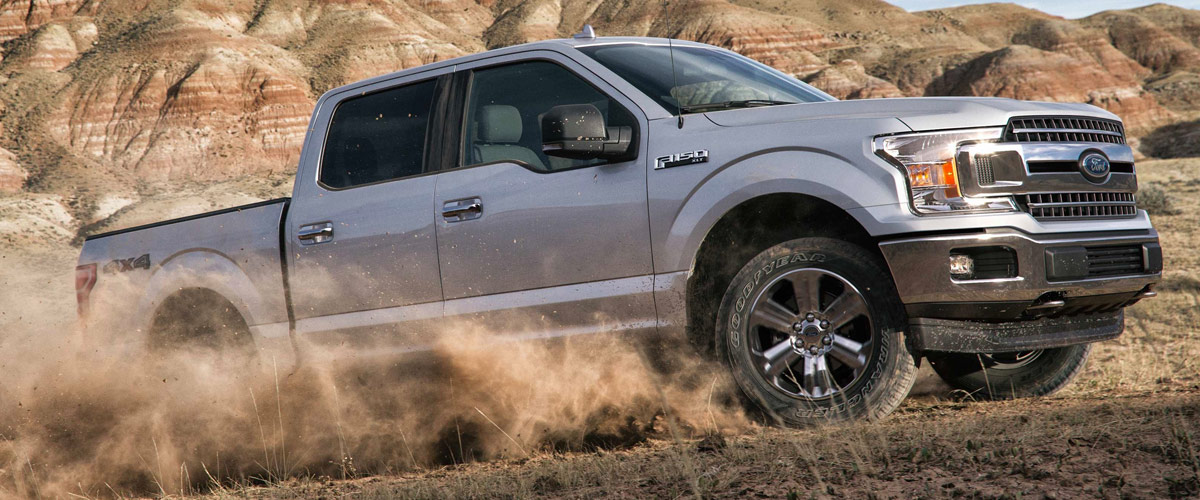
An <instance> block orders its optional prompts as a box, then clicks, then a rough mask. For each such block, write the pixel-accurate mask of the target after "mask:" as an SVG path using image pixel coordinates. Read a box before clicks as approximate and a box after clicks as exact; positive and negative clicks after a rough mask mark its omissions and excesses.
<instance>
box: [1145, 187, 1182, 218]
mask: <svg viewBox="0 0 1200 500" xmlns="http://www.w3.org/2000/svg"><path fill="white" fill-rule="evenodd" d="M1137 201H1138V208H1141V209H1142V210H1145V211H1146V212H1149V213H1150V215H1179V214H1180V213H1181V212H1182V210H1179V209H1178V208H1175V203H1174V200H1173V199H1172V198H1171V194H1170V193H1168V192H1167V191H1166V190H1165V189H1163V188H1162V186H1160V185H1158V184H1154V183H1150V184H1147V185H1145V186H1142V188H1141V189H1139V190H1138V194H1137Z"/></svg>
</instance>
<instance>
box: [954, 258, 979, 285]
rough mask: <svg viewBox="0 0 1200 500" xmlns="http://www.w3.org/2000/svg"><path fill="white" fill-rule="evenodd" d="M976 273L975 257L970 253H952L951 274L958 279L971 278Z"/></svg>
mask: <svg viewBox="0 0 1200 500" xmlns="http://www.w3.org/2000/svg"><path fill="white" fill-rule="evenodd" d="M974 275H975V259H972V258H971V256H969V255H962V254H951V255H950V276H951V277H953V278H958V279H970V278H971V277H972V276H974Z"/></svg>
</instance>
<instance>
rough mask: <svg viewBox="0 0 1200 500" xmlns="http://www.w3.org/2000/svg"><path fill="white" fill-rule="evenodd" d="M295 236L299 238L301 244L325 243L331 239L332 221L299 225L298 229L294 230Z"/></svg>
mask: <svg viewBox="0 0 1200 500" xmlns="http://www.w3.org/2000/svg"><path fill="white" fill-rule="evenodd" d="M296 238H299V239H300V244H302V245H316V244H317V243H325V242H326V241H329V240H332V239H333V223H332V222H321V223H318V224H308V225H305V226H300V230H299V231H297V232H296Z"/></svg>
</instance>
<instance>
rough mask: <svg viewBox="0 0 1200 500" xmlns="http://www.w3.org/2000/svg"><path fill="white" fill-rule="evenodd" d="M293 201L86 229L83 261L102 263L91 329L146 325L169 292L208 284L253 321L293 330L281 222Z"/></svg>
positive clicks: (90, 303) (90, 300)
mask: <svg viewBox="0 0 1200 500" xmlns="http://www.w3.org/2000/svg"><path fill="white" fill-rule="evenodd" d="M289 202H290V198H280V199H275V200H269V201H263V202H259V203H253V204H249V205H243V206H238V207H233V208H227V209H224V210H217V211H213V212H207V213H202V214H197V215H192V216H188V217H181V218H177V219H172V220H167V221H163V222H157V223H153V224H147V225H143V226H136V227H131V228H126V229H120V230H116V231H110V232H106V233H101V234H97V235H93V236H89V237H87V238H86V239H85V240H84V245H83V250H82V252H81V255H80V258H79V265H80V266H92V265H94V266H95V275H96V282H95V285H94V287H93V288H92V290H91V292H90V294H88V297H87V306H86V309H87V310H88V311H89V313H88V317H87V319H86V322H87V326H88V329H89V332H118V331H126V332H128V331H139V330H140V331H146V330H147V329H148V328H149V326H150V324H151V322H152V321H153V317H154V313H155V310H156V308H157V305H158V304H159V303H161V302H162V300H163V299H165V298H167V297H169V296H170V295H171V294H172V293H175V292H177V291H179V290H180V289H184V288H192V287H203V288H210V289H212V290H214V291H217V292H222V295H224V296H225V297H228V298H229V299H230V300H232V301H235V303H234V304H233V305H234V306H235V307H236V308H237V309H238V310H239V312H241V313H242V314H243V317H244V318H245V319H246V322H247V324H249V325H250V326H251V327H256V328H259V329H261V328H266V327H268V326H270V325H274V328H270V330H271V331H273V332H276V335H278V332H280V331H281V332H282V334H283V335H284V336H286V332H287V328H286V325H287V324H288V315H287V305H286V304H287V301H286V295H285V280H284V276H285V272H284V268H283V266H284V260H283V257H284V255H283V254H282V253H281V252H280V248H281V245H280V224H281V222H282V221H283V219H284V217H285V216H286V213H287V208H288V204H289ZM85 269H86V267H85ZM126 337H138V336H136V335H126ZM126 340H128V341H133V342H136V341H139V340H141V339H136V338H130V339H126Z"/></svg>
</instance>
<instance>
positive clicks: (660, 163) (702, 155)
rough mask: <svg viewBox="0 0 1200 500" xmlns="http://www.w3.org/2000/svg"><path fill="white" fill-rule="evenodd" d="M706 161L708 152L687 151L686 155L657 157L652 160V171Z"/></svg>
mask: <svg viewBox="0 0 1200 500" xmlns="http://www.w3.org/2000/svg"><path fill="white" fill-rule="evenodd" d="M706 161H708V150H707V149H697V150H695V151H688V152H686V153H675V154H670V155H666V156H659V157H658V158H655V159H654V170H662V169H664V168H671V167H679V166H683V165H691V164H693V163H704V162H706Z"/></svg>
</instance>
